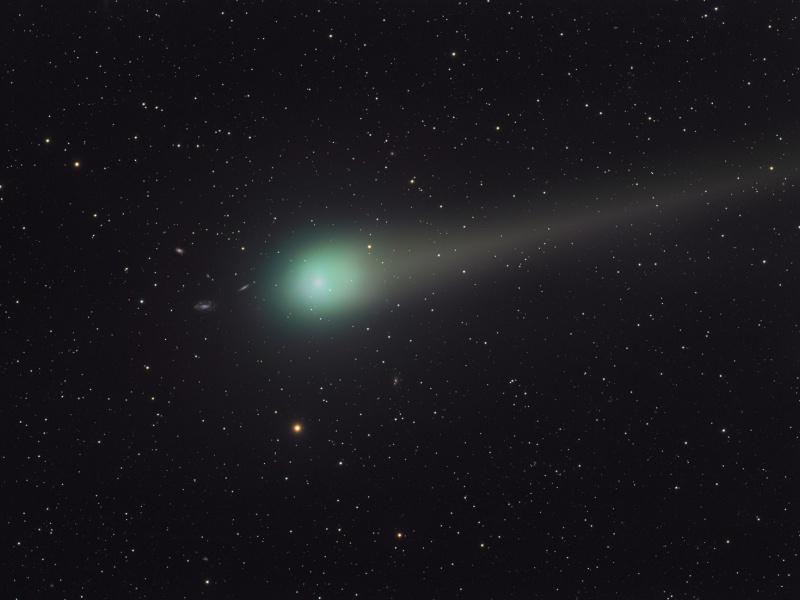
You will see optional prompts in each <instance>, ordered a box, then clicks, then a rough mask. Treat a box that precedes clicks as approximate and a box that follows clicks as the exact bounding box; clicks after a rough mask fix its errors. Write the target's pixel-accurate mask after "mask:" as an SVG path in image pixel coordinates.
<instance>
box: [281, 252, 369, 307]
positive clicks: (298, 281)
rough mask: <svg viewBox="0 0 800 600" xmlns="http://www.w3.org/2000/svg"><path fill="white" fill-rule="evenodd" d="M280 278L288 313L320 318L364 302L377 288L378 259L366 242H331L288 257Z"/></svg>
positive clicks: (283, 302)
mask: <svg viewBox="0 0 800 600" xmlns="http://www.w3.org/2000/svg"><path fill="white" fill-rule="evenodd" d="M285 265H286V266H285V269H284V270H283V272H282V274H281V276H280V278H279V281H278V289H279V292H280V300H281V304H282V306H283V309H284V312H285V314H287V315H288V316H290V317H294V318H311V319H319V318H326V317H331V316H335V315H340V314H342V313H344V312H346V311H351V310H354V309H357V308H358V307H361V306H364V305H365V304H366V303H368V302H369V301H370V300H372V299H373V297H374V295H375V293H376V291H377V289H376V285H377V278H376V269H375V263H374V261H373V260H372V258H371V257H370V255H369V253H368V250H367V248H366V247H365V245H363V244H361V245H358V246H357V245H356V244H354V243H345V242H339V243H328V244H321V245H317V246H313V247H310V248H307V249H304V250H302V251H300V252H297V253H296V254H295V255H294V256H292V257H290V258H288V259H287V260H286V263H285Z"/></svg>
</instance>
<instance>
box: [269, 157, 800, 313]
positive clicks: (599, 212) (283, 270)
mask: <svg viewBox="0 0 800 600" xmlns="http://www.w3.org/2000/svg"><path fill="white" fill-rule="evenodd" d="M784 172H785V173H786V174H784V175H781V173H780V169H776V167H775V165H774V164H773V163H771V162H768V163H765V164H762V165H760V166H758V167H756V168H754V169H750V170H749V171H746V172H745V170H744V169H742V168H741V167H740V166H738V165H734V164H732V163H726V164H724V165H723V167H722V168H720V169H717V170H716V171H712V172H706V173H703V174H700V175H697V174H693V175H692V176H690V177H687V176H684V177H676V176H672V177H670V176H662V177H652V178H651V179H649V180H648V179H644V180H641V181H640V180H636V181H629V182H627V183H620V184H619V185H618V186H617V187H616V188H614V187H610V188H609V187H607V189H605V190H603V191H601V192H598V191H596V190H590V191H587V190H564V191H562V192H560V193H556V194H554V195H555V197H556V198H557V199H561V202H560V204H563V205H566V206H568V207H569V208H565V209H559V210H555V211H554V210H550V211H549V212H545V211H543V210H540V211H538V212H537V211H531V210H526V211H525V212H524V214H520V215H507V216H506V217H505V218H502V217H501V218H497V219H495V220H493V221H491V222H490V221H483V222H479V223H472V222H469V223H468V224H467V223H464V224H461V225H459V223H451V224H450V225H449V226H446V227H438V228H432V227H430V226H428V227H421V226H420V227H406V228H398V229H396V230H391V231H386V232H382V233H372V232H358V233H356V234H352V235H345V236H338V237H336V236H328V237H327V238H325V239H321V240H313V241H312V242H311V243H306V244H299V245H298V246H297V248H295V249H294V250H291V251H289V252H286V253H285V255H284V253H282V254H281V257H282V259H281V266H280V268H278V269H277V271H276V273H277V275H276V277H274V278H273V280H274V284H273V288H274V290H275V291H276V292H277V294H278V300H277V302H276V303H275V304H276V306H278V307H279V310H280V312H281V313H282V314H283V315H285V316H286V318H288V319H289V320H308V319H310V320H330V319H332V318H334V317H336V316H342V315H346V314H352V313H355V312H357V311H360V310H364V309H366V308H368V307H370V306H375V305H378V304H384V305H388V306H392V305H394V303H397V302H399V301H400V300H401V299H404V298H406V297H409V296H411V295H414V294H416V295H417V296H419V295H420V294H425V293H428V292H429V291H430V290H431V289H432V287H438V286H442V285H447V284H448V283H449V282H456V281H458V280H459V279H460V278H461V279H463V278H464V277H465V276H470V277H476V276H479V275H480V274H481V273H482V272H485V271H486V270H487V269H492V268H494V269H500V268H502V267H503V266H504V265H506V264H508V263H509V262H510V261H513V260H515V259H516V260H517V261H518V260H519V257H520V256H521V255H525V256H531V255H533V254H534V251H535V250H542V249H547V250H548V251H551V253H552V252H553V251H556V250H557V248H558V247H559V246H560V245H563V244H580V243H581V242H586V241H593V240H596V239H598V237H599V236H602V235H608V234H609V233H613V234H615V235H618V234H622V235H625V233H626V232H628V231H631V230H634V229H635V228H636V227H641V226H655V225H657V224H659V223H664V222H669V223H673V224H674V223H676V222H678V223H680V222H683V221H684V220H688V219H689V218H690V217H693V216H694V215H698V214H702V213H703V211H706V212H708V210H709V209H711V210H713V209H714V208H715V203H717V204H719V203H724V202H728V201H730V200H731V199H732V198H735V197H739V196H744V195H753V194H762V195H764V194H769V193H772V192H774V191H775V190H776V189H778V188H785V187H786V186H787V185H789V177H788V175H789V173H792V174H794V173H795V172H796V169H790V168H789V167H786V168H785V169H784ZM671 180H680V181H681V182H682V183H681V184H680V185H675V184H671V183H670V181H671ZM717 208H718V207H717Z"/></svg>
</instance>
